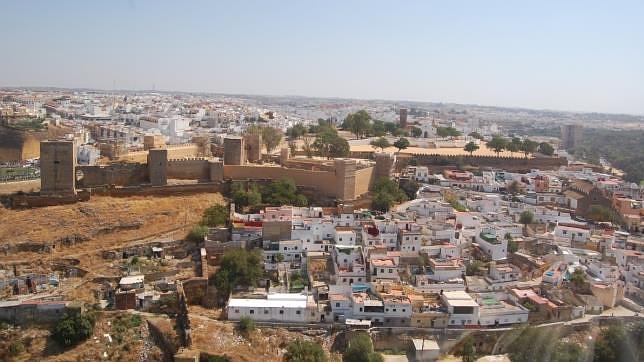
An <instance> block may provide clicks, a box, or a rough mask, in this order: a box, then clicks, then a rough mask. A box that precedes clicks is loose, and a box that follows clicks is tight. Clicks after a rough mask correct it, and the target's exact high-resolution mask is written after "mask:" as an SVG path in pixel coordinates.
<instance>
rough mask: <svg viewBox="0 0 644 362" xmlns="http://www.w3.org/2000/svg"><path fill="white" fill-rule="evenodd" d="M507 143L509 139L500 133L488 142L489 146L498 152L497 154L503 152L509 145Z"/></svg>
mask: <svg viewBox="0 0 644 362" xmlns="http://www.w3.org/2000/svg"><path fill="white" fill-rule="evenodd" d="M507 145H508V140H506V139H505V138H503V137H501V136H498V135H497V136H494V137H492V139H491V140H489V141H488V142H487V147H488V148H491V149H492V150H493V151H494V152H496V155H497V156H498V155H499V154H500V153H501V152H503V150H504V149H505V148H506V147H507Z"/></svg>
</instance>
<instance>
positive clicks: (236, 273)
mask: <svg viewBox="0 0 644 362" xmlns="http://www.w3.org/2000/svg"><path fill="white" fill-rule="evenodd" d="M261 262H262V256H261V253H260V251H259V250H258V249H255V250H246V249H229V250H226V252H224V255H223V256H222V257H221V262H220V263H219V270H217V272H216V273H215V274H213V275H212V276H211V277H210V281H209V282H210V284H211V285H214V286H215V288H217V293H218V295H219V296H220V298H223V299H227V298H228V295H229V294H230V292H231V291H232V290H233V288H235V287H237V286H240V287H249V286H255V285H257V281H258V280H259V278H260V277H261V276H262V274H263V267H262V264H261Z"/></svg>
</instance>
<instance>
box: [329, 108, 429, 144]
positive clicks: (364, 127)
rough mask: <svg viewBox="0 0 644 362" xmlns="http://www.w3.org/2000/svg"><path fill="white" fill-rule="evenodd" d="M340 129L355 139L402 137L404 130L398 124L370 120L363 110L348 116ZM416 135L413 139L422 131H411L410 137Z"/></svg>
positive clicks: (418, 129) (417, 129)
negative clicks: (388, 135)
mask: <svg viewBox="0 0 644 362" xmlns="http://www.w3.org/2000/svg"><path fill="white" fill-rule="evenodd" d="M342 129H344V130H346V131H350V132H351V133H353V134H354V135H355V136H356V138H363V137H369V136H375V137H382V136H384V135H386V134H390V135H392V136H402V135H404V134H405V130H404V129H402V128H401V127H400V125H399V124H397V123H393V122H383V121H379V120H375V119H372V118H371V116H370V115H369V113H367V111H365V110H360V111H358V112H355V113H351V114H349V115H348V116H347V118H345V119H344V122H342ZM416 134H417V136H415V137H419V136H420V134H422V130H421V129H420V128H416V129H412V135H416Z"/></svg>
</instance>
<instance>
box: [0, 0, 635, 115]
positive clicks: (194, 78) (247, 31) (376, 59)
mask: <svg viewBox="0 0 644 362" xmlns="http://www.w3.org/2000/svg"><path fill="white" fill-rule="evenodd" d="M620 5H621V6H615V5H609V4H603V3H595V4H586V3H584V4H583V5H582V4H581V3H577V4H573V3H566V4H554V3H550V4H540V5H538V6H537V5H535V6H533V7H526V6H523V7H521V8H519V7H514V6H510V5H502V4H500V3H496V2H494V3H486V4H485V5H481V4H475V3H467V4H460V5H454V4H425V3H416V2H413V3H405V4H404V5H401V6H398V7H393V6H386V4H384V3H360V2H355V3H351V4H343V6H341V5H340V4H339V3H332V4H324V5H322V4H306V5H303V4H300V3H295V2H293V3H291V2H282V3H279V4H264V3H250V2H246V3H242V4H227V5H220V4H208V3H197V2H191V3H189V4H187V5H184V4H182V5H173V4H171V3H167V2H158V3H157V2H155V3H152V2H138V1H129V2H120V3H116V4H109V5H108V4H85V3H81V2H73V1H71V2H67V3H64V4H52V3H47V2H42V3H39V6H38V7H37V8H38V9H39V10H38V11H33V3H32V2H30V3H29V4H23V3H18V2H9V3H8V4H6V5H5V11H4V13H5V18H6V19H5V21H3V22H2V24H1V25H0V30H1V31H2V32H3V33H5V34H11V36H10V37H8V39H7V45H6V46H7V48H8V49H13V51H11V52H8V53H7V54H6V55H5V57H3V58H2V59H0V69H2V70H0V79H1V80H0V86H17V87H62V88H91V89H104V90H110V89H123V90H146V89H147V90H150V89H152V88H155V89H157V90H160V91H161V90H162V91H185V92H206V93H219V94H251V95H273V96H280V95H282V96H304V97H313V98H316V97H317V98H347V99H374V100H391V101H418V102H441V103H458V104H474V105H485V106H502V107H509V108H527V109H540V110H560V111H575V112H603V113H622V114H624V113H625V114H636V115H641V114H644V105H643V104H642V103H641V101H640V99H641V96H642V94H644V72H642V70H641V69H640V68H641V66H640V64H643V63H644V51H643V50H642V48H641V47H638V46H637V44H642V43H644V31H643V30H642V29H641V28H640V27H638V26H637V25H638V23H637V17H636V14H637V13H640V12H639V11H638V9H639V10H641V8H642V5H641V4H637V3H635V2H632V3H628V4H627V3H622V4H620ZM29 8H32V9H29ZM27 14H28V15H29V16H28V20H29V23H27V24H25V23H24V21H25V16H26V15H27ZM26 25H29V27H27V26H26ZM43 59H46V60H47V61H43Z"/></svg>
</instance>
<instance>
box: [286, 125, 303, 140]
mask: <svg viewBox="0 0 644 362" xmlns="http://www.w3.org/2000/svg"><path fill="white" fill-rule="evenodd" d="M307 131H308V130H307V128H306V126H304V124H302V123H297V124H295V125H294V126H293V127H289V128H288V129H287V130H286V135H287V136H288V138H290V139H298V138H300V137H302V136H304V135H305V134H306V132H307Z"/></svg>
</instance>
